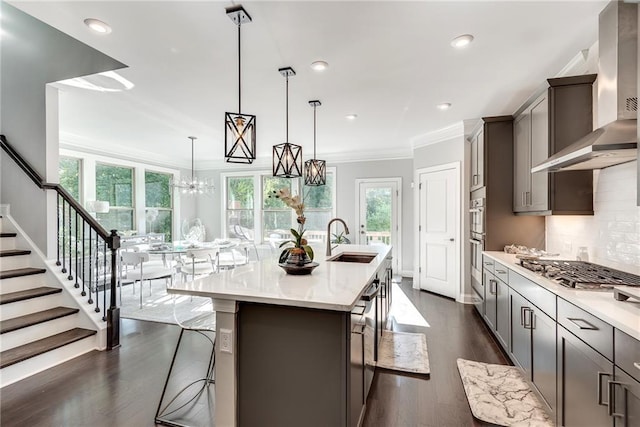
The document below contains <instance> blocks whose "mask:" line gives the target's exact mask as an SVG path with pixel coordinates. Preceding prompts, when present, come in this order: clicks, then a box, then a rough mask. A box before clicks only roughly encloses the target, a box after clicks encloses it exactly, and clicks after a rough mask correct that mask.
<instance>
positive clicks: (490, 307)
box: [482, 271, 498, 331]
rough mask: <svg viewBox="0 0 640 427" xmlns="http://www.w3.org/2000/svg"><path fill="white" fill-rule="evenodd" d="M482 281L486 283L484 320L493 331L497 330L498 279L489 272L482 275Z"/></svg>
mask: <svg viewBox="0 0 640 427" xmlns="http://www.w3.org/2000/svg"><path fill="white" fill-rule="evenodd" d="M482 281H483V282H484V320H485V321H486V322H487V324H488V325H489V328H491V330H492V331H495V330H496V323H497V322H496V307H497V305H496V303H497V299H496V294H497V290H496V289H497V287H498V279H496V278H495V276H494V275H493V274H491V273H489V272H488V271H485V272H484V273H483V275H482Z"/></svg>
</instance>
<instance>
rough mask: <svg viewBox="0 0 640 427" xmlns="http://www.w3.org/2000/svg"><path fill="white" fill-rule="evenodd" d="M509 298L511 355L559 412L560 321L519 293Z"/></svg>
mask: <svg viewBox="0 0 640 427" xmlns="http://www.w3.org/2000/svg"><path fill="white" fill-rule="evenodd" d="M509 298H510V306H511V345H510V347H509V350H510V353H511V356H512V357H513V359H515V361H517V363H518V364H519V365H520V367H521V368H522V369H523V370H524V372H525V376H526V378H527V379H528V380H530V381H531V382H532V383H533V384H534V385H535V386H536V388H537V389H538V391H539V392H540V394H541V395H542V397H543V398H544V400H545V402H546V404H547V405H548V406H549V407H550V408H551V409H552V411H555V407H556V322H555V321H554V320H553V319H552V318H551V317H549V316H547V315H546V314H545V313H544V312H542V311H541V310H540V309H538V308H537V307H535V306H534V305H533V304H531V302H529V300H527V299H526V298H524V297H523V296H522V295H520V294H519V293H517V292H515V291H513V290H511V292H510V294H509Z"/></svg>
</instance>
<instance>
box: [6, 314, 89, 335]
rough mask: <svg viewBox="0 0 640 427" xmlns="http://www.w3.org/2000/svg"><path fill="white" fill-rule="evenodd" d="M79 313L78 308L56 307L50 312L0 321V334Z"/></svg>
mask: <svg viewBox="0 0 640 427" xmlns="http://www.w3.org/2000/svg"><path fill="white" fill-rule="evenodd" d="M78 311H80V310H79V309H77V308H69V307H54V308H50V309H48V310H43V311H38V312H37V313H31V314H27V315H25V316H19V317H14V318H13V319H6V320H3V321H0V334H5V333H7V332H13V331H17V330H18V329H22V328H26V327H28V326H33V325H37V324H38V323H43V322H48V321H49V320H54V319H58V318H60V317H65V316H69V315H72V314H76V313H77V312H78Z"/></svg>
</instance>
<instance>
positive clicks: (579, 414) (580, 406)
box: [556, 325, 637, 427]
mask: <svg viewBox="0 0 640 427" xmlns="http://www.w3.org/2000/svg"><path fill="white" fill-rule="evenodd" d="M557 329H558V340H557V355H558V356H557V357H558V370H559V372H558V407H557V411H556V412H557V425H558V426H566V427H574V426H575V427H584V426H593V427H600V426H613V418H612V417H611V416H609V411H608V402H607V396H608V390H607V382H608V381H610V380H611V379H612V378H613V363H611V362H610V361H609V360H607V359H606V358H605V357H604V356H602V355H601V354H600V353H598V352H597V351H595V350H594V349H593V348H591V347H589V346H588V345H587V344H585V343H584V342H583V341H582V340H580V339H579V338H577V337H576V336H575V335H573V334H572V333H571V332H569V331H567V330H566V329H565V328H563V327H562V326H560V325H558V327H557ZM621 425H624V424H621ZM629 425H630V426H631V425H632V424H629ZM636 425H637V424H636Z"/></svg>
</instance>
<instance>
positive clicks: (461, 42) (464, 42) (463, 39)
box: [451, 34, 473, 49]
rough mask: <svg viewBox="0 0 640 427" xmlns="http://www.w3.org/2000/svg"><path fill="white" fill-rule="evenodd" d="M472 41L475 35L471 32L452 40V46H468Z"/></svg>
mask: <svg viewBox="0 0 640 427" xmlns="http://www.w3.org/2000/svg"><path fill="white" fill-rule="evenodd" d="M472 41H473V36H472V35H471V34H463V35H461V36H458V37H456V38H455V39H453V40H451V46H453V47H455V48H458V49H460V48H463V47H466V46H468V45H469V43H471V42H472Z"/></svg>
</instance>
